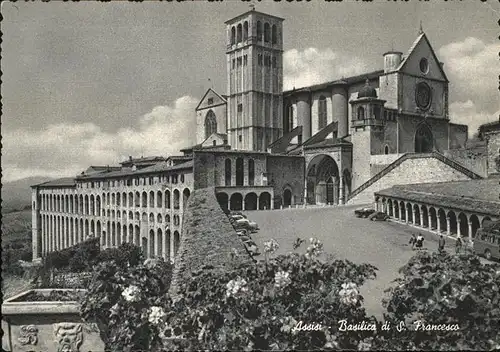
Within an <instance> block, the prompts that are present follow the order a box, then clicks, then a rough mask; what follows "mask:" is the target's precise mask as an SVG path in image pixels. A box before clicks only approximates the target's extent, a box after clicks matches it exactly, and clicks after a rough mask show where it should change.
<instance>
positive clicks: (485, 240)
mask: <svg viewBox="0 0 500 352" xmlns="http://www.w3.org/2000/svg"><path fill="white" fill-rule="evenodd" d="M474 253H476V254H478V255H481V256H484V257H485V258H486V259H488V260H492V259H496V260H500V221H494V222H493V221H492V222H489V223H487V224H485V225H484V226H483V227H482V228H480V229H479V230H478V231H477V232H476V235H475V237H474Z"/></svg>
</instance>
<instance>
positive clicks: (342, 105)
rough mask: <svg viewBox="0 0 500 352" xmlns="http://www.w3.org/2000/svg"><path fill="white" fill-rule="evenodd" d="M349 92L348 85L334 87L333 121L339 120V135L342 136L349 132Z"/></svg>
mask: <svg viewBox="0 0 500 352" xmlns="http://www.w3.org/2000/svg"><path fill="white" fill-rule="evenodd" d="M348 100H349V98H348V93H347V89H346V85H345V84H342V85H339V86H335V87H333V89H332V115H333V121H337V122H338V125H337V126H338V133H337V137H338V138H342V137H345V136H347V135H348V134H349V122H348Z"/></svg>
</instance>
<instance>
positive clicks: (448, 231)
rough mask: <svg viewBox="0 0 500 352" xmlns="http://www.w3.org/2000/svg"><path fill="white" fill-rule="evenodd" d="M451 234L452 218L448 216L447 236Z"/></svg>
mask: <svg viewBox="0 0 500 352" xmlns="http://www.w3.org/2000/svg"><path fill="white" fill-rule="evenodd" d="M450 233H451V229H450V217H449V216H447V217H446V234H447V235H448V236H449V235H450Z"/></svg>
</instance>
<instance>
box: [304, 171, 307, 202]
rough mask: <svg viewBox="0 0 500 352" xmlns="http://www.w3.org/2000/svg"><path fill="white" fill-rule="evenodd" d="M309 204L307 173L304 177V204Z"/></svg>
mask: <svg viewBox="0 0 500 352" xmlns="http://www.w3.org/2000/svg"><path fill="white" fill-rule="evenodd" d="M306 204H307V175H306V177H304V206H305V205H306Z"/></svg>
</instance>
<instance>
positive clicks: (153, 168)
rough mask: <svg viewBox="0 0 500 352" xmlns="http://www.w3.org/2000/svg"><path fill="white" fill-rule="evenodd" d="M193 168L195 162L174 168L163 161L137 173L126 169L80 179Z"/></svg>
mask: <svg viewBox="0 0 500 352" xmlns="http://www.w3.org/2000/svg"><path fill="white" fill-rule="evenodd" d="M192 167H193V161H192V160H190V161H187V162H185V163H181V164H177V165H174V166H167V163H166V162H165V161H161V162H159V163H157V164H155V165H151V166H148V167H145V168H143V169H137V170H135V171H132V170H131V169H126V170H122V171H112V172H107V173H99V174H97V175H88V176H85V175H83V176H80V177H78V179H79V180H92V179H103V178H113V177H123V176H135V175H143V174H149V173H156V172H164V171H175V170H182V169H189V168H192Z"/></svg>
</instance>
